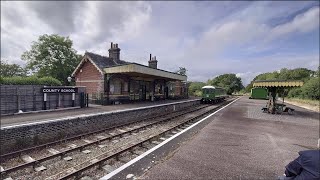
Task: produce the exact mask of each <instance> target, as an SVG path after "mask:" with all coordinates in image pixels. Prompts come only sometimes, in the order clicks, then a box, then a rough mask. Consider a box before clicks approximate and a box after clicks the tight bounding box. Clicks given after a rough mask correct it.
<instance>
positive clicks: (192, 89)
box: [188, 82, 206, 96]
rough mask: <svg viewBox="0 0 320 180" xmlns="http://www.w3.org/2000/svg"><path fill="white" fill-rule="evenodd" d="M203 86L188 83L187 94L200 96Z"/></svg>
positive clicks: (197, 83)
mask: <svg viewBox="0 0 320 180" xmlns="http://www.w3.org/2000/svg"><path fill="white" fill-rule="evenodd" d="M205 85H206V83H204V82H189V89H188V91H189V94H190V95H191V96H201V88H202V87H203V86H205Z"/></svg>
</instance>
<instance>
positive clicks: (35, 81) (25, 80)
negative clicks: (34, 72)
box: [0, 76, 62, 86]
mask: <svg viewBox="0 0 320 180" xmlns="http://www.w3.org/2000/svg"><path fill="white" fill-rule="evenodd" d="M0 84H6V85H47V86H61V85H62V84H61V82H60V81H59V80H57V79H55V78H53V77H42V78H38V77H36V76H29V77H22V76H14V77H2V78H1V79H0Z"/></svg>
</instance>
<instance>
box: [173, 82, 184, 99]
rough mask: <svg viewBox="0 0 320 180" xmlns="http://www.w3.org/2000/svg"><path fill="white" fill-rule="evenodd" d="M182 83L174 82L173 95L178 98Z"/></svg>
mask: <svg viewBox="0 0 320 180" xmlns="http://www.w3.org/2000/svg"><path fill="white" fill-rule="evenodd" d="M181 88H182V83H181V82H180V81H176V82H175V92H174V95H176V96H180V95H182V94H181Z"/></svg>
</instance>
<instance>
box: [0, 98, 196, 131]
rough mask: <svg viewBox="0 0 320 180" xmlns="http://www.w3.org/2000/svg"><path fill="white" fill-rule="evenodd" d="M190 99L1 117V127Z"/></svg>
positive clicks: (98, 106)
mask: <svg viewBox="0 0 320 180" xmlns="http://www.w3.org/2000/svg"><path fill="white" fill-rule="evenodd" d="M192 99H196V98H189V99H181V100H162V101H155V102H136V103H133V104H120V105H109V106H100V105H93V106H90V105H89V107H88V108H77V109H68V110H59V111H50V112H39V113H26V114H17V115H10V116H3V117H1V127H6V126H12V125H19V124H26V123H32V122H39V121H46V120H54V119H59V118H65V117H69V116H81V115H85V114H92V113H102V112H110V111H115V110H125V109H132V108H138V107H146V106H153V105H159V104H167V103H173V102H180V101H187V100H192Z"/></svg>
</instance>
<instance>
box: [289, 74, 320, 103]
mask: <svg viewBox="0 0 320 180" xmlns="http://www.w3.org/2000/svg"><path fill="white" fill-rule="evenodd" d="M319 86H320V83H319V78H317V77H314V78H311V79H310V80H308V81H307V82H306V83H305V84H304V85H303V86H302V87H299V88H294V89H291V90H290V91H289V93H288V97H289V98H303V99H312V100H319V98H320V87H319Z"/></svg>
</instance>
